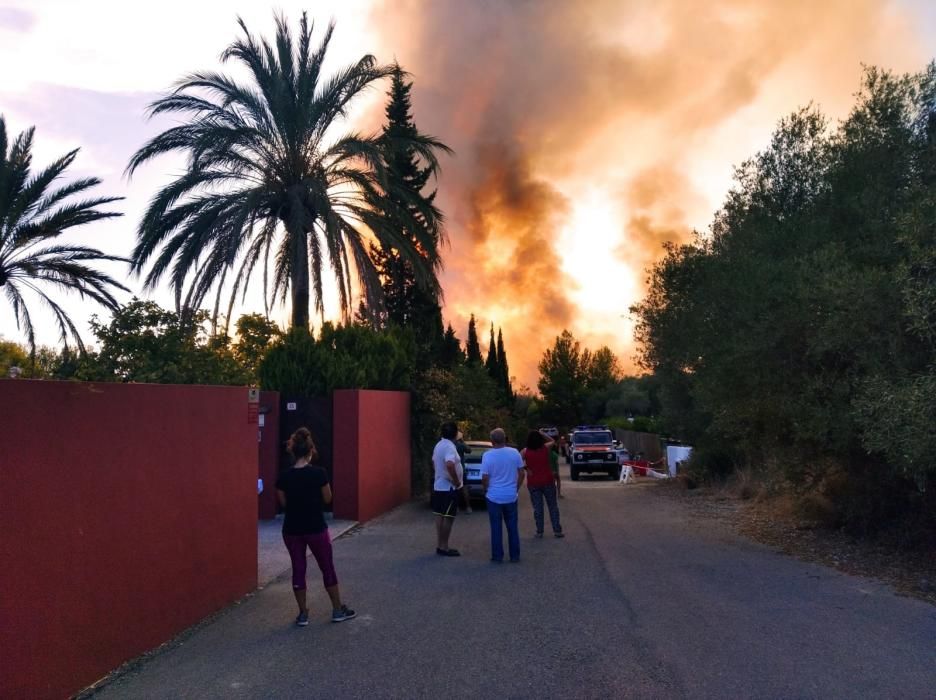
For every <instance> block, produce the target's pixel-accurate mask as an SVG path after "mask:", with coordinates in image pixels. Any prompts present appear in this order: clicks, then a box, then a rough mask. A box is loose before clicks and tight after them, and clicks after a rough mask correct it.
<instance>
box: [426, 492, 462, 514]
mask: <svg viewBox="0 0 936 700" xmlns="http://www.w3.org/2000/svg"><path fill="white" fill-rule="evenodd" d="M457 494H458V492H457V491H455V490H454V489H450V490H448V491H433V492H432V499H431V503H432V512H433V513H435V514H436V515H441V516H442V517H443V518H454V517H455V514H456V513H458V496H457Z"/></svg>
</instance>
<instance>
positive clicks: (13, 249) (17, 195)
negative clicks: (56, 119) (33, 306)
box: [0, 115, 129, 356]
mask: <svg viewBox="0 0 936 700" xmlns="http://www.w3.org/2000/svg"><path fill="white" fill-rule="evenodd" d="M34 133H35V128H34V127H32V128H29V129H27V130H26V131H24V132H23V133H21V134H20V135H19V136H17V137H16V140H15V141H13V144H12V145H9V144H8V139H7V131H6V121H5V120H4V118H3V116H2V115H0V288H2V289H3V291H4V294H5V295H6V298H7V299H8V300H9V302H10V304H11V305H12V306H13V315H14V317H15V318H16V327H17V329H18V330H22V331H23V332H25V333H26V341H27V344H28V346H29V350H30V353H32V354H33V356H35V351H36V334H35V327H34V325H33V320H32V316H31V314H30V311H29V307H28V306H27V304H26V297H27V296H28V295H29V294H32V295H35V296H37V297H38V298H39V300H40V301H41V302H42V303H43V304H44V305H45V306H46V307H47V308H48V309H50V310H51V311H52V315H53V316H54V317H55V320H56V322H57V324H58V329H59V332H60V336H61V340H62V342H63V343H64V344H65V346H66V347H67V346H68V338H69V336H71V337H72V338H74V339H75V342H76V343H77V345H78V347H79V348H81V349H82V350H84V345H83V343H82V342H81V335H80V334H79V333H78V329H77V328H76V327H75V324H74V323H73V322H72V320H71V319H70V318H69V316H68V314H67V313H65V311H64V309H62V307H61V306H60V305H59V304H58V302H56V301H55V300H54V299H52V297H50V296H49V294H48V292H46V291H45V289H44V287H46V286H48V285H51V286H52V287H58V288H60V289H62V290H65V291H72V292H77V293H78V294H79V295H80V296H81V297H82V298H90V299H93V300H95V301H97V302H98V303H100V304H103V305H104V306H106V307H108V308H110V309H115V308H117V300H116V299H114V297H113V296H112V294H111V288H117V289H122V290H124V291H129V290H128V289H127V288H126V287H124V286H123V285H122V284H120V283H119V282H117V281H116V280H114V279H113V278H112V277H110V276H109V275H106V274H105V273H103V272H100V271H98V270H95V269H94V268H93V267H89V266H88V265H86V264H85V263H87V262H90V261H101V260H116V261H120V262H127V260H126V259H125V258H121V257H118V256H116V255H105V254H104V253H102V252H101V251H99V250H97V249H95V248H88V247H86V246H81V245H66V244H57V243H54V242H53V240H54V239H56V238H57V237H58V236H60V235H61V234H62V233H64V232H65V230H66V229H69V228H74V227H76V226H81V225H83V224H89V223H91V222H93V221H99V220H100V219H109V218H111V217H115V216H121V214H120V213H119V212H112V211H101V210H100V209H98V207H100V206H102V205H105V204H110V203H111V202H116V201H119V200H121V199H123V197H97V198H91V199H81V200H78V201H75V200H74V199H73V198H74V197H75V196H76V195H81V194H84V193H85V192H86V191H87V190H89V189H91V188H92V187H94V186H96V185H99V184H100V180H98V179H97V178H94V177H87V178H81V179H79V180H74V181H72V182H71V183H69V184H66V185H63V186H62V187H59V188H57V189H51V187H52V184H53V183H54V182H55V181H56V180H57V179H58V178H59V177H61V175H62V174H63V173H64V172H65V170H66V169H67V168H68V166H69V165H71V164H72V162H73V161H74V160H75V156H76V155H77V154H78V149H77V148H76V149H75V150H74V151H71V152H69V153H67V154H65V155H64V156H62V157H61V158H59V159H58V160H56V161H55V162H54V163H52V164H51V165H49V166H48V167H46V168H45V169H43V170H40V171H39V172H38V173H36V174H34V175H31V174H30V166H31V165H32V146H33V134H34ZM8 146H9V150H8ZM66 200H69V201H67V202H66Z"/></svg>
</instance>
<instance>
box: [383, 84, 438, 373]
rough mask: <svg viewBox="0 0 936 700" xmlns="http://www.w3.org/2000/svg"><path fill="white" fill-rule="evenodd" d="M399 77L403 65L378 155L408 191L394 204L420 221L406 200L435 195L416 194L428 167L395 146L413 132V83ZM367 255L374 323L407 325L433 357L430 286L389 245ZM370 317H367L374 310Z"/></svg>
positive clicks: (434, 303)
mask: <svg viewBox="0 0 936 700" xmlns="http://www.w3.org/2000/svg"><path fill="white" fill-rule="evenodd" d="M404 76H405V74H404V72H403V70H402V69H401V68H400V67H399V66H396V69H395V71H394V73H393V78H392V81H391V85H390V91H389V99H388V101H387V106H386V108H385V114H386V117H387V123H386V124H385V125H384V128H383V135H384V139H385V143H386V144H387V145H386V148H385V149H384V154H383V160H384V164H385V165H386V167H387V170H388V173H389V177H391V178H393V179H395V180H396V183H395V185H394V187H392V188H391V191H394V192H398V191H400V190H402V191H405V192H407V193H408V196H407V195H402V194H391V197H392V198H393V199H394V200H395V204H396V205H397V206H400V207H406V208H408V209H410V211H412V212H413V213H414V218H415V219H416V220H420V219H421V217H420V216H419V215H418V207H416V206H415V205H414V204H413V203H412V200H413V199H421V200H422V201H423V202H424V203H425V204H431V203H432V201H433V199H435V192H434V191H433V192H431V193H429V194H423V193H422V190H423V189H424V188H425V186H426V184H427V182H428V180H429V177H430V175H431V170H430V169H429V168H428V167H422V166H421V165H420V162H419V159H418V158H417V156H416V153H415V151H414V149H413V148H412V147H411V146H408V147H406V148H400V147H399V146H397V145H396V144H397V143H399V139H400V138H402V137H405V138H415V137H417V136H419V131H418V130H417V129H416V125H415V123H414V122H413V117H412V103H411V98H410V91H411V89H412V87H413V84H412V82H407V81H406V80H405V77H404ZM401 234H402V235H403V236H405V237H408V238H410V239H411V240H414V241H416V240H418V239H417V237H416V236H415V235H414V234H413V233H412V232H411V231H406V230H402V231H401ZM437 244H438V241H437V240H433V244H432V245H433V246H435V245H437ZM370 256H371V259H372V260H373V261H374V265H375V267H376V268H377V272H378V274H379V275H380V278H381V285H382V287H383V292H384V308H385V313H384V314H382V315H377V318H376V325H377V326H382V325H385V324H386V323H387V322H389V323H393V324H396V325H398V326H402V327H405V328H410V329H412V330H413V334H414V335H415V337H416V339H417V342H418V344H419V345H420V347H421V350H423V351H424V352H426V353H428V354H429V356H430V357H438V354H439V353H440V352H441V347H442V340H443V333H444V329H443V324H442V309H441V307H440V306H439V301H438V296H437V293H436V291H435V290H430V289H426V288H424V287H423V286H420V285H419V284H417V282H416V277H415V274H414V271H413V267H412V265H411V264H409V263H408V262H407V261H405V260H404V259H403V258H402V257H401V256H400V254H399V253H398V252H397V251H396V250H395V249H393V248H382V247H378V246H375V245H371V248H370ZM371 311H373V310H372V309H371ZM371 316H372V318H373V317H374V314H371ZM381 321H382V323H381Z"/></svg>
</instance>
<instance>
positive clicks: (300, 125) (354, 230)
mask: <svg viewBox="0 0 936 700" xmlns="http://www.w3.org/2000/svg"><path fill="white" fill-rule="evenodd" d="M238 24H239V26H240V28H241V30H242V32H243V34H242V36H241V38H240V39H238V40H236V41H235V42H234V43H232V44H231V45H230V46H229V47H228V48H227V49H226V50H225V51H224V53H223V54H222V55H221V59H222V61H225V62H226V61H228V60H229V59H234V60H236V61H237V62H239V63H240V64H243V66H244V67H245V68H246V69H247V75H248V76H249V84H243V83H241V82H237V81H235V80H234V79H232V78H230V77H228V76H226V75H224V74H222V73H216V72H207V73H194V74H191V75H189V76H187V77H185V78H184V79H182V80H181V81H180V82H179V83H178V84H177V86H176V87H175V89H174V90H173V91H172V92H171V93H169V94H167V95H165V96H164V97H161V98H160V99H158V100H156V101H155V102H153V103H152V104H151V105H150V109H149V114H150V116H154V115H157V114H167V113H177V114H178V113H181V114H185V115H187V120H186V121H185V122H184V123H182V124H180V125H178V126H175V127H172V128H170V129H167V130H166V131H164V132H162V133H161V134H159V135H158V136H156V137H154V138H153V139H152V140H151V141H149V142H148V143H146V144H145V145H144V146H143V147H142V148H140V150H139V151H137V152H136V153H135V154H134V155H133V157H132V159H131V160H130V164H129V165H128V167H127V172H128V174H130V175H132V174H133V172H134V171H135V170H136V169H137V168H139V167H140V166H141V165H142V164H143V163H146V162H147V161H149V160H150V159H152V158H154V157H156V156H159V155H161V154H164V153H169V152H172V151H181V152H183V153H185V154H186V155H187V157H188V164H187V168H186V170H185V172H183V173H182V174H181V175H180V176H179V177H178V178H177V179H175V180H174V181H173V182H171V183H170V184H168V185H167V186H165V187H164V188H163V189H161V190H160V191H159V192H158V193H157V194H156V195H155V197H154V198H153V199H152V201H151V202H150V204H149V207H148V209H147V211H146V213H145V215H144V217H143V219H142V221H141V222H140V225H139V229H138V232H137V246H136V248H135V250H134V253H133V262H132V267H133V271H134V272H135V273H137V274H140V273H141V272H142V271H143V268H144V267H145V266H146V264H147V262H148V261H149V260H150V259H151V258H153V262H152V266H151V267H150V269H149V272H148V273H147V275H146V278H145V285H146V287H147V288H152V287H153V286H155V285H156V284H158V282H159V281H160V279H161V278H162V277H163V276H164V275H167V274H168V276H169V279H170V280H171V286H172V288H173V289H174V291H175V294H176V305H177V307H179V308H188V309H191V308H196V307H198V306H199V305H200V304H201V303H202V301H203V300H204V299H205V297H206V296H207V295H208V294H210V293H211V291H212V289H214V290H215V301H214V309H215V317H217V313H218V305H219V303H220V300H221V295H222V289H223V288H224V287H225V285H226V283H227V286H228V287H229V288H230V297H229V299H228V314H227V316H228V317H230V315H231V313H230V312H231V308H232V306H233V304H234V300H235V297H236V295H237V293H238V291H242V292H243V294H244V295H246V288H247V284H248V282H249V280H250V277H251V274H252V273H253V271H254V269H255V268H256V267H257V266H258V265H259V266H260V268H262V270H263V291H264V303H265V304H266V305H267V307H266V308H267V311H268V312H269V305H270V304H271V303H272V302H273V301H275V300H276V299H277V298H278V299H279V300H280V301H281V302H285V301H286V299H287V296H291V302H292V325H293V326H294V327H302V328H308V324H309V301H310V297H311V296H312V295H313V294H314V297H315V310H316V311H317V312H318V314H319V315H322V314H323V313H324V307H323V302H322V292H323V276H324V273H325V272H326V267H327V268H330V269H331V271H332V273H333V275H334V279H335V282H336V284H337V287H338V296H339V301H340V304H341V308H342V312H343V313H344V315H345V318H348V317H349V315H350V311H351V305H352V303H353V299H352V298H353V292H352V287H351V285H352V279H353V276H355V274H354V273H356V277H357V279H358V282H359V283H360V287H361V290H362V292H363V294H364V298H365V301H366V305H367V308H369V309H380V307H381V304H380V301H381V288H380V281H379V278H378V275H377V273H376V271H375V269H374V265H373V263H372V261H371V259H370V257H369V256H368V252H367V248H368V236H369V235H372V236H373V237H374V238H376V239H377V241H378V242H379V243H381V244H383V245H385V246H388V247H391V248H394V249H396V250H398V251H400V253H401V255H402V256H403V257H404V258H405V259H406V260H408V261H410V262H411V263H412V264H413V266H414V268H415V269H416V270H417V272H418V276H419V281H420V283H421V284H423V285H426V286H427V287H428V288H431V289H433V290H435V291H436V292H437V289H438V287H437V282H436V277H435V273H436V271H437V269H438V268H439V266H440V259H439V256H438V254H437V243H436V242H437V241H438V240H439V238H440V236H441V234H442V231H441V221H442V216H441V213H440V212H439V211H438V210H437V209H436V208H435V207H434V206H433V205H432V202H431V201H428V200H426V199H424V198H422V197H419V196H416V195H414V194H413V193H412V192H406V191H397V189H399V188H398V187H397V186H395V185H394V184H393V178H389V177H388V170H387V166H386V165H385V160H384V158H382V155H385V154H386V152H387V149H392V148H405V147H409V148H412V149H414V150H415V152H416V153H417V155H418V156H419V157H420V158H422V159H423V160H424V161H425V163H426V164H427V167H429V168H430V169H431V171H432V173H433V175H435V174H436V173H437V170H438V161H437V159H436V151H438V150H443V151H448V148H447V147H446V146H444V145H443V144H441V143H440V142H438V141H436V140H435V139H432V138H430V137H427V136H424V135H420V134H417V135H415V136H411V137H407V138H405V139H400V138H396V139H395V140H394V139H388V138H387V137H384V136H380V135H371V136H365V135H361V134H357V133H344V134H336V133H335V131H336V128H337V126H338V125H339V124H340V123H341V122H343V121H344V119H345V118H346V116H347V112H348V108H349V106H350V105H351V103H352V101H353V100H354V98H355V97H357V96H358V95H360V94H361V93H362V92H364V91H365V90H366V89H367V88H368V87H369V86H371V85H373V84H374V83H375V82H376V81H380V80H382V79H384V78H386V77H388V76H390V75H391V74H392V73H393V70H394V67H393V66H381V65H378V64H377V62H376V60H375V59H374V57H373V56H370V55H367V56H364V57H363V58H361V59H360V60H359V61H357V62H356V63H353V64H351V65H349V66H347V67H345V68H343V69H342V70H339V71H338V72H336V73H335V74H334V75H332V76H331V77H329V78H326V77H325V76H323V74H322V64H323V62H324V60H325V55H326V52H327V50H328V45H329V42H330V41H331V37H332V33H333V31H334V23H331V24H329V25H328V28H327V29H326V31H325V33H324V36H323V38H322V40H321V42H320V43H319V44H318V46H313V44H312V29H313V27H312V25H311V24H310V23H309V22H308V20H307V18H306V15H305V14H303V15H302V19H301V21H300V23H299V36H298V43H296V42H294V41H293V37H292V35H291V33H290V30H289V28H288V26H287V23H286V19H285V18H284V17H282V16H277V18H276V38H275V41H274V43H272V44H270V43H269V42H267V41H266V40H258V39H255V38H254V37H253V36H252V35H251V34H250V32H249V31H248V30H247V27H246V25H245V24H244V22H243V20H241V19H238ZM401 202H402V203H405V204H410V205H411V206H410V207H403V206H401V205H400V203H401ZM414 217H415V218H419V219H420V222H419V223H420V224H421V225H416V223H415V221H414ZM407 221H408V222H412V223H413V225H411V226H407V227H405V228H404V227H401V226H400V222H407ZM394 222H396V223H394ZM401 229H402V230H401ZM406 230H410V231H418V232H419V235H420V237H419V239H418V240H417V241H415V242H413V241H412V239H411V238H410V237H409V236H407V235H406V233H405V231H406ZM368 232H369V233H368ZM352 265H353V267H352ZM310 272H311V285H310ZM229 275H230V279H227V280H226V278H227V277H228V276H229ZM271 277H272V279H271Z"/></svg>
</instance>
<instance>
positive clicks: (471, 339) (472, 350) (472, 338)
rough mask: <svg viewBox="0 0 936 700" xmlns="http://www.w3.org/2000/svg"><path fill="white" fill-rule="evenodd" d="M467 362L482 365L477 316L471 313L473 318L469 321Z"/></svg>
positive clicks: (466, 349) (466, 347)
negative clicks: (476, 322) (476, 323)
mask: <svg viewBox="0 0 936 700" xmlns="http://www.w3.org/2000/svg"><path fill="white" fill-rule="evenodd" d="M465 352H466V357H465V363H466V364H469V365H475V366H480V365H481V364H482V359H481V344H480V343H479V342H478V329H477V328H476V327H475V317H474V314H471V320H470V321H468V342H467V344H466V346H465Z"/></svg>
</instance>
